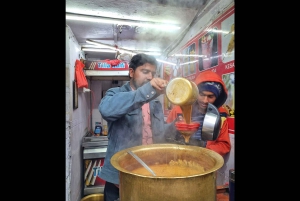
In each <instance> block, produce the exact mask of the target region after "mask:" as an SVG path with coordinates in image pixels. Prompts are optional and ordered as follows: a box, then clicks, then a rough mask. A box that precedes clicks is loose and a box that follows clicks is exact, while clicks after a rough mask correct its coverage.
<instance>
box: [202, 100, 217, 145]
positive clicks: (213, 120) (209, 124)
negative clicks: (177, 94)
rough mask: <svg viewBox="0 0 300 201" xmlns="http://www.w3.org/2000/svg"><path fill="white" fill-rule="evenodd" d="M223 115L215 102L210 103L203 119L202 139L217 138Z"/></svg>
mask: <svg viewBox="0 0 300 201" xmlns="http://www.w3.org/2000/svg"><path fill="white" fill-rule="evenodd" d="M220 127H221V117H220V113H219V111H218V108H216V107H215V106H214V105H213V104H210V103H208V106H207V111H206V114H205V117H204V120H203V127H202V133H201V135H202V136H201V139H202V140H205V141H207V140H216V139H217V138H218V136H219V133H220Z"/></svg>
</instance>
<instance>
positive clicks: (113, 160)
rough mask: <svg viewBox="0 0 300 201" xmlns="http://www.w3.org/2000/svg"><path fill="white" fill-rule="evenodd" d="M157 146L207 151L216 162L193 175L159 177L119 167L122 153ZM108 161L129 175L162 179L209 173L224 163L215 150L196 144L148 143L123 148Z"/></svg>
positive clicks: (152, 148)
mask: <svg viewBox="0 0 300 201" xmlns="http://www.w3.org/2000/svg"><path fill="white" fill-rule="evenodd" d="M157 148H167V149H174V148H177V149H187V150H194V151H195V150H197V149H198V150H202V152H203V153H205V152H206V153H208V155H210V156H211V157H212V158H214V159H215V161H216V163H215V165H214V167H212V168H210V169H209V170H207V171H205V172H203V173H200V174H195V175H190V176H178V177H161V176H146V175H140V174H135V173H132V172H130V171H128V170H126V169H125V168H123V167H121V166H120V165H119V162H118V159H119V158H120V157H122V156H124V155H129V153H127V151H129V150H131V151H132V152H134V153H135V154H136V153H137V152H136V151H138V150H141V149H143V150H155V149H157ZM110 163H111V164H112V166H113V167H115V168H116V169H117V170H119V171H121V172H123V173H127V174H131V175H136V176H139V177H145V178H163V179H178V178H190V177H196V176H202V175H207V174H210V173H212V172H215V171H217V170H218V169H220V168H221V167H222V166H223V164H224V159H223V157H222V156H221V155H220V154H218V153H217V152H215V151H212V150H210V149H207V148H203V147H198V146H191V145H179V144H178V145H177V144H150V145H140V146H134V147H131V148H127V149H123V150H121V151H119V152H117V153H115V154H114V155H113V156H112V158H111V159H110Z"/></svg>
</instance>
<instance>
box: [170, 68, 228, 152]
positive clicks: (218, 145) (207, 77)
mask: <svg viewBox="0 0 300 201" xmlns="http://www.w3.org/2000/svg"><path fill="white" fill-rule="evenodd" d="M207 81H210V82H212V81H213V82H219V83H220V84H221V85H222V87H223V89H222V92H221V93H220V95H219V97H218V98H217V99H216V100H215V102H214V103H213V105H215V106H216V107H217V108H218V110H219V113H220V115H221V120H222V124H221V128H220V134H219V136H218V138H217V139H216V140H215V141H207V144H206V148H207V149H211V150H214V151H215V152H217V153H219V154H220V155H222V156H224V155H225V154H227V153H229V152H230V149H231V143H230V138H229V133H228V122H227V118H226V116H227V115H228V113H227V110H226V109H225V108H223V104H224V103H225V101H226V99H227V94H228V91H227V89H226V86H225V83H224V82H223V80H222V78H221V77H220V76H219V75H218V74H216V73H214V72H212V71H204V72H201V73H200V74H199V75H198V76H197V77H196V79H195V81H194V82H195V84H196V85H197V86H198V85H199V84H200V83H202V82H207ZM178 113H181V114H182V110H181V108H180V106H178V105H174V107H173V108H172V110H171V112H170V113H169V115H168V117H167V120H166V122H167V123H170V122H172V121H174V120H175V119H176V118H177V114H178Z"/></svg>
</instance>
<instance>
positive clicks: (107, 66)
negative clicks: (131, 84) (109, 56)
mask: <svg viewBox="0 0 300 201" xmlns="http://www.w3.org/2000/svg"><path fill="white" fill-rule="evenodd" d="M85 67H86V68H85V69H88V70H110V71H120V70H127V71H128V69H129V66H128V63H127V62H125V61H120V60H117V59H116V60H99V61H86V63H85Z"/></svg>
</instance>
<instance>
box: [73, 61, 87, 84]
mask: <svg viewBox="0 0 300 201" xmlns="http://www.w3.org/2000/svg"><path fill="white" fill-rule="evenodd" d="M83 68H84V63H82V62H81V61H80V60H78V59H77V60H76V62H75V79H76V83H77V87H78V88H81V87H85V88H88V82H87V80H86V77H85V74H84V72H83Z"/></svg>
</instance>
